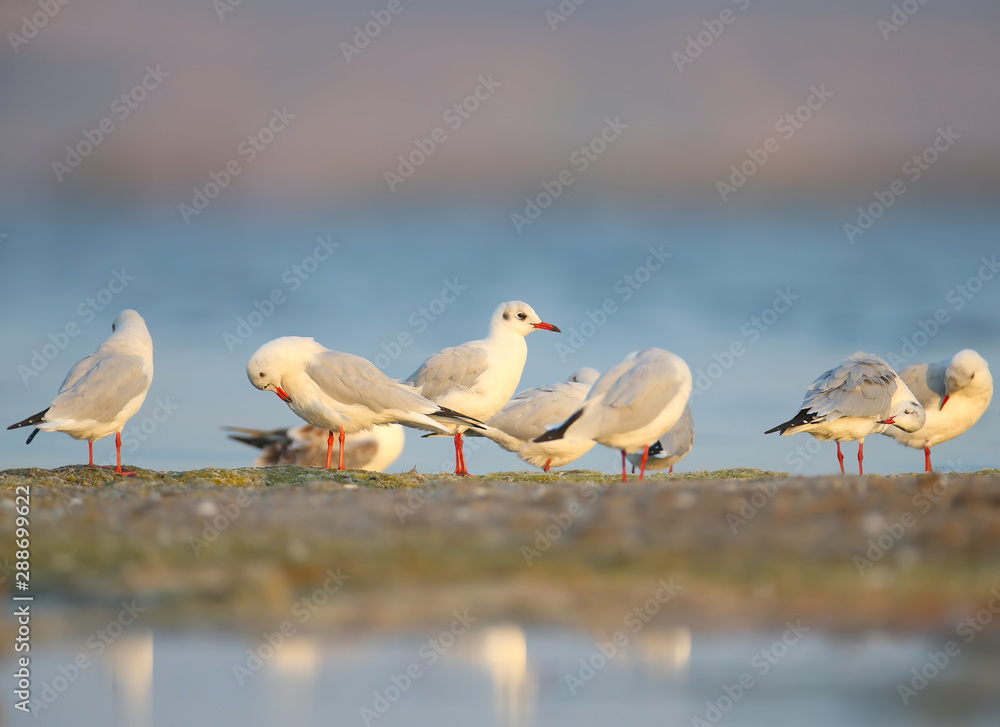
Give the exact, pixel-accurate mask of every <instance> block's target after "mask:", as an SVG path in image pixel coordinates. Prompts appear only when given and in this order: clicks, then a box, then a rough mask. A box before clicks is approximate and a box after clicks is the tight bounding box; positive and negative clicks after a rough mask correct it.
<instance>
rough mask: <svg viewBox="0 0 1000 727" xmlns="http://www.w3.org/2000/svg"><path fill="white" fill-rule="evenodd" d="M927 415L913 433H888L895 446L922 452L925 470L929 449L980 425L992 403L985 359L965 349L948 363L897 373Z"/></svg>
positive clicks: (908, 368)
mask: <svg viewBox="0 0 1000 727" xmlns="http://www.w3.org/2000/svg"><path fill="white" fill-rule="evenodd" d="M899 375H900V377H901V378H902V379H903V381H905V382H906V384H907V386H909V387H910V390H911V391H913V393H914V394H916V395H917V400H918V401H920V403H921V404H922V405H923V407H924V410H925V411H926V412H927V421H926V422H924V425H923V426H922V427H920V429H918V430H917V431H915V432H905V431H903V430H900V429H895V428H893V429H889V430H888V431H886V432H883V434H886V435H888V436H890V437H892V438H893V439H895V440H896V441H897V442H899V443H901V444H905V445H906V446H908V447H913V448H914V449H921V448H922V449H923V450H924V469H925V470H926V471H927V472H932V471H933V470H932V469H931V447H933V446H935V445H938V444H941V442H947V441H948V440H949V439H954V438H955V437H957V436H958V435H959V434H962V433H963V432H965V431H966V430H967V429H968V428H969V427H971V426H972V425H973V424H975V423H976V422H978V421H979V418H980V417H981V416H982V415H983V413H984V412H985V411H986V407H988V406H989V405H990V400H992V399H993V376H992V375H991V374H990V367H989V364H987V363H986V359H984V358H983V357H982V356H980V355H979V354H978V353H976V352H975V351H973V350H972V349H971V348H966V349H964V350H962V351H959V352H958V353H956V354H955V355H954V356H953V357H952V358H951V359H945V360H944V361H938V362H937V363H919V364H913V365H912V366H907V367H906V368H905V369H903V370H902V371H900V372H899Z"/></svg>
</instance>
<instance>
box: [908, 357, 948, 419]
mask: <svg viewBox="0 0 1000 727" xmlns="http://www.w3.org/2000/svg"><path fill="white" fill-rule="evenodd" d="M947 370H948V362H947V361H943V362H938V363H934V364H928V363H919V364H913V365H912V366H907V367H906V368H905V369H903V370H902V371H900V372H899V378H901V379H902V380H903V383H905V384H906V385H907V386H908V387H909V388H910V391H912V392H913V395H914V396H916V397H917V401H919V402H920V404H921V406H923V407H924V408H925V409H940V408H941V402H942V401H944V395H945V381H944V378H945V372H946V371H947Z"/></svg>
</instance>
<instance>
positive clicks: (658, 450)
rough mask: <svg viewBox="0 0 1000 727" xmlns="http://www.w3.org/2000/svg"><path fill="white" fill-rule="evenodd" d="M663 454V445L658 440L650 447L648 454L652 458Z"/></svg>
mask: <svg viewBox="0 0 1000 727" xmlns="http://www.w3.org/2000/svg"><path fill="white" fill-rule="evenodd" d="M662 452H663V445H662V444H660V440H656V441H655V442H653V443H652V444H651V445H649V452H648V454H649V455H650V456H653V455H657V454H662Z"/></svg>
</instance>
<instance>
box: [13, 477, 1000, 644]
mask: <svg viewBox="0 0 1000 727" xmlns="http://www.w3.org/2000/svg"><path fill="white" fill-rule="evenodd" d="M19 485H21V486H23V485H30V488H31V514H30V521H31V526H30V531H31V541H32V542H31V593H32V594H33V595H34V596H35V598H36V599H37V600H36V603H37V607H36V608H37V613H38V614H39V615H38V616H37V619H40V622H39V623H40V631H41V633H43V634H51V635H58V634H59V632H60V631H63V630H66V629H72V628H80V627H81V626H80V624H85V623H86V622H87V620H88V619H89V618H91V617H93V618H94V619H98V620H99V619H100V618H106V613H105V612H106V610H107V608H108V607H109V604H117V603H118V602H120V601H122V600H131V599H133V598H134V599H137V600H138V602H139V603H141V604H142V605H143V606H144V607H145V608H147V612H146V616H145V617H144V618H145V619H146V620H148V622H150V623H156V624H161V625H163V626H170V625H177V626H178V627H185V628H186V627H192V626H196V627H198V628H222V627H225V628H238V629H256V628H261V627H265V628H266V627H269V626H272V625H273V624H274V623H276V622H280V621H281V620H282V619H287V618H289V614H291V613H293V609H296V608H299V609H301V608H302V607H303V606H305V607H313V606H315V608H314V609H313V615H312V617H311V618H310V620H309V624H310V628H316V629H321V630H324V631H330V632H338V631H342V630H350V631H352V632H358V631H361V632H365V631H371V632H378V631H382V630H388V629H401V628H410V627H414V628H416V627H423V626H426V625H428V624H433V623H436V622H439V621H441V620H444V619H447V618H450V617H451V613H452V611H454V610H459V611H462V610H468V612H469V613H474V614H476V615H477V617H478V618H483V619H486V620H495V621H503V620H511V619H513V620H517V621H519V622H524V623H536V624H547V625H565V626H568V627H581V628H586V629H589V630H591V631H594V632H597V633H600V632H602V631H604V630H613V629H615V628H617V626H618V625H619V624H620V623H621V621H622V619H623V616H624V615H627V614H628V613H629V612H632V611H633V610H634V609H635V608H637V607H643V604H646V603H648V602H649V601H650V599H654V600H655V599H657V598H660V600H661V601H662V600H663V595H664V594H666V593H668V592H669V594H670V597H669V608H666V607H664V608H663V609H662V610H663V613H662V614H661V615H659V616H658V617H657V618H658V623H659V624H661V625H664V626H666V625H670V624H671V623H676V624H679V625H685V626H688V627H691V628H695V629H699V630H709V631H712V630H720V631H724V630H731V629H761V628H778V627H779V626H781V625H782V624H784V623H785V621H787V620H788V619H795V618H799V619H801V620H802V622H803V623H809V624H810V625H812V626H814V627H819V628H822V629H826V630H829V631H836V632H851V633H860V632H866V631H869V630H888V631H898V632H918V631H919V632H935V631H937V630H941V631H953V630H954V628H955V624H956V623H957V622H958V621H959V620H960V619H961V618H963V617H964V616H966V615H967V614H969V613H975V612H976V610H977V609H981V608H983V607H984V606H985V604H986V602H987V601H988V600H989V599H990V591H991V589H1000V472H998V471H996V470H991V471H984V472H981V473H977V474H961V475H920V476H910V475H903V476H898V477H891V478H885V477H876V476H872V477H863V478H858V477H841V476H837V477H832V476H831V477H810V478H801V477H795V478H789V477H788V476H786V475H784V474H782V473H773V472H770V473H765V472H760V471H754V470H734V471H725V472H715V473H711V472H710V473H694V474H692V475H674V476H671V475H659V474H658V475H655V476H653V477H652V478H651V479H647V480H646V481H645V482H643V483H636V482H630V483H628V484H622V483H621V482H618V481H616V478H615V477H614V476H610V475H604V474H600V473H595V472H583V471H569V472H559V473H550V474H541V473H527V472H511V473H495V474H493V475H489V476H486V477H471V478H461V479H460V478H456V477H451V476H443V475H434V476H426V475H420V474H416V473H410V474H405V475H383V474H375V473H368V472H359V471H352V472H345V473H327V472H324V471H320V470H314V469H306V468H301V467H291V466H290V467H277V468H268V469H250V468H248V469H237V470H201V471H193V472H173V473H160V472H151V471H146V470H140V471H139V473H138V477H136V478H134V479H133V478H130V479H127V480H123V479H121V478H116V477H115V476H114V475H113V474H112V473H111V472H110V471H107V470H95V469H90V468H86V467H64V468H60V469H58V470H52V471H48V470H7V471H4V472H0V539H2V542H5V543H10V542H12V540H13V538H14V533H13V528H14V518H15V511H14V498H15V488H16V487H18V486H19ZM12 559H13V558H12V557H11V560H12ZM11 582H12V581H11V579H10V577H7V578H5V579H4V588H5V589H7V591H8V592H9V591H10V589H11ZM334 594H335V597H334ZM657 609H658V610H659V607H657ZM46 614H49V615H50V616H51V617H50V618H47V617H46ZM67 614H70V615H72V616H73V618H72V619H69V620H67V618H66V617H67ZM70 622H72V625H71V624H70Z"/></svg>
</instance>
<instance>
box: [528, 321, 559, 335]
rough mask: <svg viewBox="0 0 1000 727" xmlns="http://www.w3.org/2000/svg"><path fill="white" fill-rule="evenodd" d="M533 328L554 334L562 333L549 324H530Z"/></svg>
mask: <svg viewBox="0 0 1000 727" xmlns="http://www.w3.org/2000/svg"><path fill="white" fill-rule="evenodd" d="M531 325H533V326H534V327H535V328H541V329H542V330H543V331H555V332H556V333H562V331H560V330H559V329H558V328H557V327H556V326H553V325H552V324H551V323H532V324H531Z"/></svg>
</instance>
